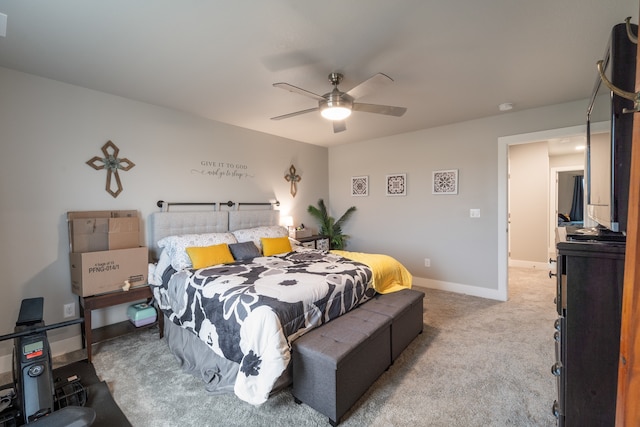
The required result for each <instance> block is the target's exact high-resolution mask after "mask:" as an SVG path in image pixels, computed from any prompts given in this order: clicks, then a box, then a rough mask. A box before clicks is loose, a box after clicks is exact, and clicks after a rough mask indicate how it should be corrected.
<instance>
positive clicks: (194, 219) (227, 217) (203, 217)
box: [149, 210, 280, 259]
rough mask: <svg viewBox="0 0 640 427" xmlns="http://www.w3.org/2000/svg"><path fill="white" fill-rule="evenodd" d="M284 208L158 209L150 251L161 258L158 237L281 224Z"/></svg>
mask: <svg viewBox="0 0 640 427" xmlns="http://www.w3.org/2000/svg"><path fill="white" fill-rule="evenodd" d="M279 222H280V211H277V210H248V211H197V212H154V213H152V214H151V218H150V226H151V241H150V247H149V250H150V251H151V255H152V258H153V259H158V257H160V248H159V247H158V240H160V239H162V238H163V237H166V236H175V235H179V234H202V233H224V232H226V231H235V230H242V229H245V228H253V227H262V226H268V225H278V224H279Z"/></svg>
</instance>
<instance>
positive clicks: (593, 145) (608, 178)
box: [586, 24, 638, 235]
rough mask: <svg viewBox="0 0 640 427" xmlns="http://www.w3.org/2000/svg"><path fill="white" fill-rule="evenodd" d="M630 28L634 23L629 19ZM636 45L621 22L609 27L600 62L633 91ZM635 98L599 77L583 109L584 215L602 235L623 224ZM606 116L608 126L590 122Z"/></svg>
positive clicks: (614, 80)
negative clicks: (616, 90) (617, 91)
mask: <svg viewBox="0 0 640 427" xmlns="http://www.w3.org/2000/svg"><path fill="white" fill-rule="evenodd" d="M631 31H632V32H633V34H637V33H638V27H637V25H634V24H631ZM636 49H637V46H636V45H635V44H634V43H633V42H632V41H631V40H630V39H629V37H628V35H627V29H626V25H625V24H618V25H616V26H614V27H613V29H612V31H611V37H610V39H609V43H608V45H607V49H606V51H605V54H604V57H603V68H604V70H605V75H606V76H607V78H608V80H609V81H610V82H611V83H613V85H614V86H616V87H618V88H620V89H622V90H624V91H627V92H635V73H636ZM625 109H628V110H631V109H633V101H630V100H628V99H625V98H622V97H620V96H618V95H616V94H615V93H613V92H612V91H611V90H610V89H609V88H608V87H607V86H606V85H605V84H604V83H603V82H602V81H601V79H600V75H599V74H598V76H597V80H596V84H595V87H594V90H593V94H592V96H591V99H590V102H589V108H588V110H587V158H586V165H587V168H586V193H587V215H588V217H589V218H590V219H591V220H593V221H595V222H596V223H597V224H598V227H597V229H598V230H600V232H601V234H602V235H607V234H609V233H619V234H622V235H624V234H625V233H626V230H627V210H628V209H627V208H628V200H629V176H630V168H631V140H632V133H633V113H630V112H625ZM603 121H606V122H608V126H607V128H608V130H607V131H605V132H602V130H600V131H598V130H597V129H594V128H595V126H593V123H596V122H603Z"/></svg>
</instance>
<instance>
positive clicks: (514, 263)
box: [509, 258, 551, 270]
mask: <svg viewBox="0 0 640 427" xmlns="http://www.w3.org/2000/svg"><path fill="white" fill-rule="evenodd" d="M509 267H521V268H536V269H538V270H549V269H550V268H551V266H550V265H549V263H548V262H535V261H522V260H517V259H511V258H509Z"/></svg>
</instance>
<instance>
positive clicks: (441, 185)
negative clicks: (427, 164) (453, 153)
mask: <svg viewBox="0 0 640 427" xmlns="http://www.w3.org/2000/svg"><path fill="white" fill-rule="evenodd" d="M431 194H458V169H446V170H437V171H433V174H432V181H431Z"/></svg>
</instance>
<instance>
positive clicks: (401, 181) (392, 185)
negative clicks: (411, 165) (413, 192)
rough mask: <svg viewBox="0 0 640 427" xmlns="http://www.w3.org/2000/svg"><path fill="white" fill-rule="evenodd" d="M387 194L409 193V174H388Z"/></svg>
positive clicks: (400, 194)
mask: <svg viewBox="0 0 640 427" xmlns="http://www.w3.org/2000/svg"><path fill="white" fill-rule="evenodd" d="M386 187H387V196H406V195H407V174H404V173H396V174H393V175H387V185H386Z"/></svg>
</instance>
